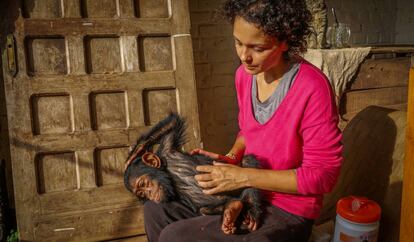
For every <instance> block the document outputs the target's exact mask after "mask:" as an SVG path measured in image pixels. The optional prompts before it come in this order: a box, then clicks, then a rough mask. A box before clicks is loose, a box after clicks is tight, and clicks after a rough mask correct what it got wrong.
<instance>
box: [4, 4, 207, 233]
mask: <svg viewBox="0 0 414 242" xmlns="http://www.w3.org/2000/svg"><path fill="white" fill-rule="evenodd" d="M20 3H22V4H23V5H22V6H19V4H20ZM19 4H15V5H16V9H11V10H10V11H15V13H16V16H18V17H17V19H16V23H15V26H16V28H15V29H14V31H15V32H14V33H13V34H14V36H15V37H16V48H17V50H18V52H17V54H16V56H17V63H18V70H19V72H18V73H17V75H16V76H11V75H7V73H8V72H7V71H3V73H6V75H5V89H6V91H5V93H6V95H7V96H6V101H7V107H8V110H7V112H8V121H9V124H10V127H9V130H10V134H9V137H10V143H11V145H10V151H11V159H12V163H13V176H14V180H15V184H14V185H15V194H16V213H17V219H18V224H19V234H20V239H21V240H26V241H101V240H114V239H120V238H125V237H133V236H138V237H139V236H142V235H143V234H144V233H145V232H144V226H143V217H142V205H141V203H139V202H138V201H137V199H136V198H135V197H134V196H133V195H131V194H130V193H129V192H128V191H126V189H125V188H124V184H123V166H124V164H123V163H124V161H125V159H126V156H127V154H128V150H129V148H130V146H131V145H133V144H134V143H135V142H136V139H137V137H138V135H139V134H140V133H142V132H143V131H145V130H147V129H149V128H151V126H152V125H154V124H155V123H157V122H158V121H159V120H161V119H163V118H164V117H165V116H166V115H168V113H169V112H171V111H174V112H179V113H180V114H182V115H183V116H184V117H186V119H187V121H188V127H189V128H190V130H191V132H189V136H188V138H189V144H188V145H187V146H186V148H194V147H196V146H198V145H199V142H200V137H199V135H198V134H199V126H198V114H197V100H196V92H195V86H194V84H195V82H194V72H193V62H192V59H193V58H192V49H191V36H190V35H189V27H190V25H189V16H188V3H187V1H184V0H44V1H43V0H42V1H40V0H37V1H35V0H23V1H19ZM20 7H21V8H22V9H23V11H22V15H19V13H20V12H19V8H20ZM98 220H99V226H90V225H91V224H96V221H98Z"/></svg>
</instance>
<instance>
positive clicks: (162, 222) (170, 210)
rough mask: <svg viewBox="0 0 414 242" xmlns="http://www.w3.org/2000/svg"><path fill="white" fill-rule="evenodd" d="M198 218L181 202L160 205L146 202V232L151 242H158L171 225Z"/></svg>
mask: <svg viewBox="0 0 414 242" xmlns="http://www.w3.org/2000/svg"><path fill="white" fill-rule="evenodd" d="M195 216H197V214H195V213H194V212H193V211H192V210H191V209H189V208H187V207H186V206H184V205H182V204H181V203H179V202H168V203H162V204H158V203H155V202H152V201H146V202H145V204H144V224H145V232H146V233H147V238H148V241H149V242H157V241H158V237H159V236H160V234H161V231H162V230H163V229H164V228H165V227H166V226H167V225H169V224H171V223H173V222H175V221H178V220H181V219H187V218H192V217H195Z"/></svg>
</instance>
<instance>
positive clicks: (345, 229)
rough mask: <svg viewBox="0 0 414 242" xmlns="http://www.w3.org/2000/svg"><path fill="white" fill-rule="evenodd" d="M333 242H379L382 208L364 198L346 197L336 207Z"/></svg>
mask: <svg viewBox="0 0 414 242" xmlns="http://www.w3.org/2000/svg"><path fill="white" fill-rule="evenodd" d="M336 212H337V215H336V222H335V233H334V238H333V242H377V240H378V228H379V219H380V217H381V208H380V206H379V205H378V204H377V203H376V202H374V201H371V200H368V199H367V198H363V197H354V196H351V197H346V198H342V199H340V200H339V201H338V203H337V206H336Z"/></svg>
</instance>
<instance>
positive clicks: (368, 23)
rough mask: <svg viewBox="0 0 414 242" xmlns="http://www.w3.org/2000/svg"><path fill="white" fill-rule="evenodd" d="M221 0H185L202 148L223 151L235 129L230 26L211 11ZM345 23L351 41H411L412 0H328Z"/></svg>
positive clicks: (361, 43) (413, 39) (357, 43)
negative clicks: (349, 31)
mask: <svg viewBox="0 0 414 242" xmlns="http://www.w3.org/2000/svg"><path fill="white" fill-rule="evenodd" d="M221 2H222V0H189V3H190V18H191V24H192V28H191V34H192V38H193V48H194V60H195V72H196V73H195V74H196V80H197V95H198V103H199V104H198V105H199V113H200V124H201V135H202V140H203V142H204V147H205V148H206V149H209V150H212V151H216V152H221V153H224V152H227V151H228V149H229V148H230V146H231V145H232V143H233V141H234V139H235V136H236V133H237V127H238V126H237V103H236V97H235V90H234V81H233V80H234V70H235V68H236V67H237V66H238V64H239V60H238V58H237V56H236V54H235V51H234V47H233V39H232V28H231V26H230V25H228V24H227V23H225V22H224V21H220V20H218V19H216V18H214V16H215V14H214V13H215V10H216V9H218V8H219V7H220V4H221ZM326 2H327V6H328V9H329V14H328V21H329V25H331V24H332V23H333V18H332V14H331V12H330V9H331V8H332V7H334V8H335V9H336V11H337V15H338V18H339V21H341V22H345V23H349V24H350V25H351V30H352V39H351V41H352V45H353V46H365V45H390V44H393V43H394V42H395V43H411V44H414V31H413V30H414V17H413V14H412V13H414V0H398V1H394V0H327V1H326Z"/></svg>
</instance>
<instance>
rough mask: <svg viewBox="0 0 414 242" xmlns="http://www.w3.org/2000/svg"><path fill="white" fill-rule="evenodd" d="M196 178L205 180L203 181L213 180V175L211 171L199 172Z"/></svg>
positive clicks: (198, 180) (199, 180) (200, 180)
mask: <svg viewBox="0 0 414 242" xmlns="http://www.w3.org/2000/svg"><path fill="white" fill-rule="evenodd" d="M194 178H195V179H196V180H197V182H203V181H211V180H213V177H212V176H211V174H210V173H207V174H198V175H195V176H194Z"/></svg>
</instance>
